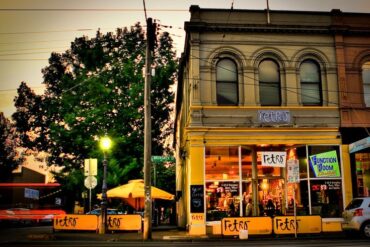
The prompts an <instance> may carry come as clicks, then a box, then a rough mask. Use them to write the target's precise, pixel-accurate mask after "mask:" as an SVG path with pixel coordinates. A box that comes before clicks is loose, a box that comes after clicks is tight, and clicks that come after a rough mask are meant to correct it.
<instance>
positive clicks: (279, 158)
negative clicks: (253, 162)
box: [261, 152, 286, 167]
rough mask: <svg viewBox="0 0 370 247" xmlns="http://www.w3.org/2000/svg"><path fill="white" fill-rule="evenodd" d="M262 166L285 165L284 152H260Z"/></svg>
mask: <svg viewBox="0 0 370 247" xmlns="http://www.w3.org/2000/svg"><path fill="white" fill-rule="evenodd" d="M261 164H262V166H270V167H285V166H286V152H261Z"/></svg>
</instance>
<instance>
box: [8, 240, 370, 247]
mask: <svg viewBox="0 0 370 247" xmlns="http://www.w3.org/2000/svg"><path fill="white" fill-rule="evenodd" d="M369 244H370V242H369V241H368V240H346V241H343V240H319V239H316V240H309V241H307V240H258V241H248V240H243V241H242V240H221V241H205V240H202V241H196V240H194V241H146V242H142V241H139V242H137V241H119V242H110V241H108V242H101V241H32V242H30V241H28V242H23V241H17V242H12V243H6V244H3V245H2V246H4V247H5V246H9V247H11V246H20V247H21V246H24V247H36V246H37V247H44V246H45V247H46V246H53V247H59V246H60V247H61V246H74V247H95V246H96V247H100V246H101V247H103V246H112V247H114V246H153V247H154V246H158V247H164V246H178V247H181V246H199V247H205V246H212V247H217V246H224V247H228V246H229V247H235V246H261V247H264V246H266V247H268V246H274V247H280V246H281V247H286V246H289V247H294V246H303V247H330V246H333V247H334V246H335V247H346V246H348V247H349V246H351V247H353V246H356V247H365V246H366V247H368V246H369Z"/></svg>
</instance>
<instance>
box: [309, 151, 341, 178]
mask: <svg viewBox="0 0 370 247" xmlns="http://www.w3.org/2000/svg"><path fill="white" fill-rule="evenodd" d="M310 165H311V167H312V170H313V171H314V174H315V177H317V178H322V177H329V178H333V177H335V178H337V177H340V170H339V162H338V157H337V152H336V151H335V150H333V151H329V152H325V153H320V154H315V155H311V156H310Z"/></svg>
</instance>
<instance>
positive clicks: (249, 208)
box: [245, 198, 253, 217]
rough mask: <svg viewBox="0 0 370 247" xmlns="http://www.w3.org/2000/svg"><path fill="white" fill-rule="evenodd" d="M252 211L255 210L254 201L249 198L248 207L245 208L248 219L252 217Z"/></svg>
mask: <svg viewBox="0 0 370 247" xmlns="http://www.w3.org/2000/svg"><path fill="white" fill-rule="evenodd" d="M252 209H253V205H252V199H251V198H249V199H248V202H247V205H246V206H245V216H246V217H250V216H252Z"/></svg>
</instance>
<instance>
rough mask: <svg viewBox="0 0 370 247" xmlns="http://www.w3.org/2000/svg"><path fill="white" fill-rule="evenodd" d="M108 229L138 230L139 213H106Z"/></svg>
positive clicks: (139, 222)
mask: <svg viewBox="0 0 370 247" xmlns="http://www.w3.org/2000/svg"><path fill="white" fill-rule="evenodd" d="M107 226H108V230H112V231H113V230H114V231H140V230H141V215H140V214H117V215H108V217H107Z"/></svg>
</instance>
